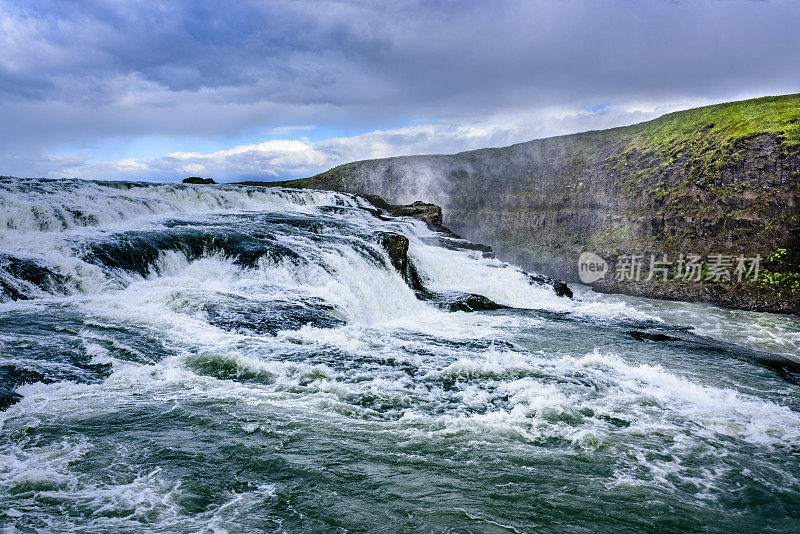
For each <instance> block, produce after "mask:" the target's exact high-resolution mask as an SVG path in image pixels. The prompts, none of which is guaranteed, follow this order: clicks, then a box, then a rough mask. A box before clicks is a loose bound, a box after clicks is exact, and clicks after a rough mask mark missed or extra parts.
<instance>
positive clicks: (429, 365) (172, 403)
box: [0, 179, 800, 533]
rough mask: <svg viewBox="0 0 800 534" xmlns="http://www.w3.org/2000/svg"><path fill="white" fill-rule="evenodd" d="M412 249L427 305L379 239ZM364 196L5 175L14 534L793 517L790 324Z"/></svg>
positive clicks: (705, 523)
mask: <svg viewBox="0 0 800 534" xmlns="http://www.w3.org/2000/svg"><path fill="white" fill-rule="evenodd" d="M380 232H396V233H402V234H404V235H406V236H407V237H408V238H409V240H410V248H409V257H410V259H411V261H412V263H413V265H414V267H415V268H416V270H417V272H418V273H419V276H420V279H421V281H422V282H423V284H424V286H425V288H426V289H428V290H430V291H434V292H438V293H440V294H455V292H466V293H476V294H480V295H484V296H486V297H488V298H489V299H491V300H493V301H495V302H496V303H498V304H502V305H505V306H508V308H504V309H499V310H493V311H478V312H472V313H467V312H461V311H456V312H450V311H446V310H445V309H443V308H442V307H441V306H437V305H436V303H432V302H428V301H425V300H420V298H418V295H417V294H415V292H414V291H412V290H411V289H410V288H409V286H408V285H407V284H406V283H405V281H404V280H403V278H402V277H401V275H400V274H398V273H397V272H396V271H395V270H394V269H393V268H392V266H391V263H390V261H389V258H388V257H387V255H386V253H385V252H384V250H383V249H382V248H381V246H380V245H379V244H378V241H379V239H378V238H377V237H376V236H378V235H379V233H380ZM432 237H435V235H434V233H433V232H432V231H430V230H429V229H427V228H426V227H425V226H424V224H423V223H421V222H420V221H415V220H412V219H403V218H388V219H387V218H383V217H379V216H377V215H376V212H375V210H374V208H372V207H371V205H369V204H368V203H367V202H366V201H365V200H363V199H360V198H358V197H353V196H349V195H343V194H337V193H330V192H316V191H295V190H277V189H274V190H268V189H257V188H241V187H233V186H190V185H163V184H161V185H148V184H134V183H95V182H82V181H58V182H56V181H48V180H18V179H0V290H1V291H2V296H0V405H2V406H3V408H2V410H0V528H5V529H6V531H8V532H53V531H78V532H244V531H279V532H280V531H284V532H316V531H324V532H367V531H370V532H392V533H395V532H406V531H408V532H418V531H422V532H530V531H538V532H565V531H569V532H615V533H616V532H626V531H631V532H633V531H637V532H641V531H649V532H678V531H703V532H733V531H736V532H753V531H765V532H797V529H798V525H800V395H799V393H800V386H798V383H800V375H798V361H799V360H798V355H800V321H798V318H795V317H789V316H778V315H770V314H760V313H751V312H742V311H730V310H722V309H719V308H715V307H712V306H707V305H700V304H687V303H675V302H660V301H653V300H646V299H637V298H632V297H621V296H609V295H599V294H596V293H593V292H591V291H590V290H589V289H588V288H583V287H577V288H575V290H576V295H575V299H574V300H570V299H566V298H559V297H556V296H555V294H554V293H553V292H552V290H551V289H550V288H548V287H543V286H536V285H531V284H530V283H529V282H528V281H527V279H526V277H525V275H524V274H523V273H522V272H520V271H519V270H518V269H517V268H515V267H513V266H511V265H508V264H505V263H503V262H501V261H499V260H497V259H493V258H487V257H483V256H482V255H481V254H480V253H479V252H474V251H468V250H450V249H448V248H443V247H441V246H437V245H436V244H435V243H434V241H433V240H432V239H431V238H432Z"/></svg>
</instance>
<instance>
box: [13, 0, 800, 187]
mask: <svg viewBox="0 0 800 534" xmlns="http://www.w3.org/2000/svg"><path fill="white" fill-rule="evenodd" d="M798 28H800V1H797V0H767V1H753V0H696V1H690V0H683V1H682V0H673V1H667V0H664V1H661V0H641V1H635V0H547V1H545V0H540V1H537V0H526V1H513V0H482V1H455V0H452V1H439V2H436V1H433V0H424V1H413V0H402V1H400V0H397V1H382V2H378V1H375V2H372V1H361V2H355V1H353V2H351V1H346V0H345V1H322V2H310V1H308V2H306V1H299V0H292V1H280V0H278V1H247V0H237V1H235V2H230V1H227V2H207V1H204V0H183V1H181V0H178V1H173V2H168V1H166V0H158V1H152V2H151V1H149V0H98V1H92V0H81V1H69V0H54V1H44V0H42V1H39V0H24V1H23V0H20V1H8V0H0V174H6V175H14V176H51V177H62V176H67V177H81V178H108V179H126V178H128V179H145V180H164V181H175V180H179V179H180V178H183V177H185V176H189V175H199V176H212V177H214V178H216V179H217V180H218V181H231V180H235V179H244V178H263V179H278V178H293V177H300V176H308V175H311V174H314V173H317V172H319V171H323V170H326V169H328V168H330V167H332V166H335V165H338V164H340V163H344V162H347V161H351V160H356V159H366V158H374V157H384V156H392V155H405V154H417V153H447V152H457V151H461V150H469V149H472V148H479V147H484V146H503V145H507V144H511V143H515V142H520V141H525V140H529V139H533V138H537V137H546V136H551V135H559V134H564V133H571V132H577V131H583V130H589V129H597V128H606V127H610V126H617V125H625V124H632V123H635V122H640V121H642V120H647V119H650V118H653V117H655V116H657V115H660V114H663V113H666V112H669V111H673V110H676V109H685V108H688V107H694V106H698V105H704V104H709V103H715V102H722V101H727V100H735V99H742V98H749V97H754V96H763V95H771V94H786V93H795V92H798V91H800V52H798V51H800V30H798Z"/></svg>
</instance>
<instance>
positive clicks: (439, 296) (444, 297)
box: [417, 291, 508, 312]
mask: <svg viewBox="0 0 800 534" xmlns="http://www.w3.org/2000/svg"><path fill="white" fill-rule="evenodd" d="M417 296H418V297H419V298H420V300H424V301H427V302H429V303H431V304H434V305H435V306H437V307H439V308H441V309H443V310H446V311H451V312H456V311H464V312H474V311H487V310H502V309H507V308H508V306H504V305H502V304H498V303H496V302H494V301H493V300H491V299H489V298H487V297H484V296H483V295H477V294H475V293H461V292H458V291H452V292H447V293H438V292H434V291H421V292H418V293H417Z"/></svg>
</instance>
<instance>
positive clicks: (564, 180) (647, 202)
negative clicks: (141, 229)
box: [283, 95, 800, 313]
mask: <svg viewBox="0 0 800 534" xmlns="http://www.w3.org/2000/svg"><path fill="white" fill-rule="evenodd" d="M283 185H288V186H293V187H313V188H320V189H334V190H341V191H347V192H352V193H359V194H372V195H380V196H382V197H383V198H385V199H387V200H388V201H389V202H395V203H409V202H412V201H414V200H424V201H427V202H433V203H436V204H439V205H440V206H442V208H443V213H444V224H445V225H446V226H447V227H449V228H452V229H453V230H454V231H455V232H457V233H459V234H461V235H463V236H464V237H465V238H467V239H469V240H471V241H478V242H483V243H487V244H489V245H491V246H492V247H493V248H494V249H495V251H496V252H497V254H498V256H499V257H501V258H504V259H507V260H510V261H514V262H515V263H518V264H519V265H521V266H522V267H524V268H526V269H530V270H535V271H537V272H540V273H542V274H546V275H548V276H554V277H558V278H562V279H566V280H577V279H578V257H579V255H580V254H581V253H582V252H586V251H590V252H594V253H596V254H598V255H599V256H601V257H602V258H604V259H606V260H607V261H608V263H609V267H608V269H609V272H608V273H607V275H606V276H605V278H603V279H601V280H599V281H597V282H595V283H594V286H595V287H596V288H597V289H599V290H601V291H618V292H623V293H629V294H638V295H645V296H654V297H660V298H674V299H685V300H705V301H710V302H714V303H717V304H720V305H724V306H731V307H739V308H746V309H757V310H765V311H777V312H789V313H800V274H798V273H799V272H800V211H799V210H798V199H799V198H800V95H789V96H783V97H768V98H761V99H755V100H749V101H744V102H734V103H729V104H721V105H717V106H709V107H706V108H698V109H695V110H688V111H683V112H678V113H673V114H670V115H665V116H664V117H661V118H659V119H656V120H654V121H650V122H646V123H642V124H638V125H634V126H630V127H625V128H615V129H611V130H604V131H595V132H587V133H581V134H576V135H569V136H563V137H555V138H550V139H542V140H536V141H531V142H528V143H521V144H518V145H513V146H510V147H505V148H497V149H484V150H476V151H471V152H464V153H460V154H455V155H441V156H438V155H437V156H411V157H399V158H388V159H381V160H370V161H361V162H354V163H349V164H346V165H342V166H340V167H337V168H335V169H332V170H330V171H328V172H325V173H322V174H320V175H317V176H314V177H312V178H308V179H304V180H294V181H290V182H284V183H283ZM665 254H666V256H663V255H665ZM681 254H683V257H681ZM691 254H697V255H699V256H701V259H700V261H699V264H698V265H699V267H698V269H699V270H698V271H697V272H696V273H695V274H697V277H699V278H700V280H695V279H694V278H697V277H695V276H690V277H687V276H682V275H685V274H686V272H685V269H684V267H685V264H684V259H688V258H689V257H690V256H689V255H691ZM627 255H634V256H632V257H633V258H634V262H641V271H640V272H639V271H636V273H635V274H640V276H639V277H638V279H637V278H635V277H633V276H626V275H632V274H634V273H633V272H632V271H631V269H630V268H629V267H627V268H626V267H625V264H626V261H629V260H630V258H628V260H626V258H627ZM639 255H641V256H639ZM715 255H721V256H715ZM758 257H760V260H755V261H754V260H753V258H758ZM654 260H655V261H660V262H661V263H660V264H659V265H660V266H661V267H664V266H666V270H663V271H658V270H656V271H655V272H656V273H657V274H658V275H657V276H651V277H650V278H651V279H650V280H647V277H648V275H649V273H650V270H651V269H650V268H651V267H657V266H656V265H655V263H654ZM754 263H757V264H758V265H757V267H758V268H757V270H756V269H754V267H755V265H754ZM720 265H721V267H720ZM737 267H738V270H737ZM626 269H627V270H626ZM756 271H757V272H756ZM726 273H727V275H726ZM615 278H619V279H618V280H615ZM686 278H689V280H687V279H686ZM739 278H741V280H739Z"/></svg>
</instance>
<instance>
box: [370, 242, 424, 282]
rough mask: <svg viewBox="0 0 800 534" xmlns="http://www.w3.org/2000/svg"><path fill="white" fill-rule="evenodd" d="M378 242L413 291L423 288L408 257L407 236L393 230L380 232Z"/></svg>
mask: <svg viewBox="0 0 800 534" xmlns="http://www.w3.org/2000/svg"><path fill="white" fill-rule="evenodd" d="M378 242H379V243H380V245H381V246H382V247H383V249H384V250H386V253H387V254H388V255H389V261H391V262H392V266H393V267H394V268H395V269H396V270H397V272H399V273H400V274H401V275H402V276H403V279H404V280H405V281H406V283H407V284H408V285H409V287H411V289H413V290H415V291H421V290H423V287H422V281H421V280H420V278H419V275H418V274H417V270H416V269H415V268H414V266H413V265H412V263H411V261H409V259H408V238H407V237H406V236H404V235H402V234H397V233H394V232H381V233H380V234H378Z"/></svg>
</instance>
